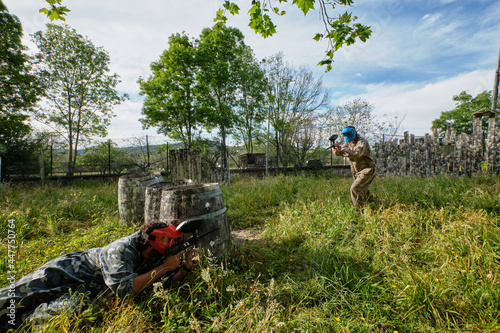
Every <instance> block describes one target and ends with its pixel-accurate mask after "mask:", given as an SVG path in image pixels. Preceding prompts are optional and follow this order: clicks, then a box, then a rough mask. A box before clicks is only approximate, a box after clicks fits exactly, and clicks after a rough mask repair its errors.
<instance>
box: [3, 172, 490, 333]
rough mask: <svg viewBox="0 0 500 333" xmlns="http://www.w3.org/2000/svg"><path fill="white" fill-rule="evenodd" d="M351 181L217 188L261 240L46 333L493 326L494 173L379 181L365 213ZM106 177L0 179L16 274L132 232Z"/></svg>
mask: <svg viewBox="0 0 500 333" xmlns="http://www.w3.org/2000/svg"><path fill="white" fill-rule="evenodd" d="M350 185H351V179H349V178H348V177H326V176H325V177H321V176H314V177H312V176H311V177H308V176H295V177H275V178H269V179H263V180H251V181H248V180H246V181H245V180H239V181H235V182H232V184H231V185H229V186H223V185H221V189H222V192H223V196H224V200H225V203H226V206H227V208H228V216H229V220H230V223H231V226H232V227H233V228H234V229H237V228H246V227H257V228H259V229H261V231H262V233H261V238H260V239H259V240H257V241H248V242H246V243H243V244H236V245H234V246H233V248H232V249H231V251H230V253H229V254H228V255H227V256H226V257H225V258H223V260H221V261H220V262H218V263H215V264H214V263H209V262H208V260H207V259H203V260H202V262H201V265H200V267H199V268H197V269H196V270H195V271H194V272H193V273H191V275H190V276H189V278H188V279H187V280H186V281H184V282H182V283H181V284H178V285H176V286H174V287H173V288H171V289H169V290H163V289H162V288H160V287H156V288H155V290H154V291H153V292H152V293H151V295H149V296H147V297H144V298H142V299H134V300H124V301H121V300H117V299H115V300H111V301H110V300H109V299H106V300H97V301H96V303H95V304H94V305H93V307H92V308H90V309H88V310H87V311H86V312H84V313H82V314H81V315H80V316H77V317H74V316H69V315H64V314H63V315H61V316H58V317H56V318H55V319H54V320H53V322H51V325H49V326H48V327H46V328H45V331H47V332H50V331H54V332H55V331H61V330H67V331H88V332H116V331H123V332H151V331H161V332H294V331H295V332H391V333H394V332H496V331H498V327H500V322H499V321H500V286H499V281H500V271H499V267H500V232H499V227H500V225H499V220H498V218H499V214H500V185H499V177H497V176H485V175H480V176H476V177H472V178H465V177H464V178H451V177H435V178H431V179H422V178H387V179H380V178H378V179H375V181H374V183H373V185H372V187H371V190H372V192H373V193H374V194H375V196H376V198H377V203H373V204H370V206H369V207H368V208H367V209H366V210H365V211H364V212H363V213H358V212H357V211H356V210H355V209H354V208H353V206H352V203H351V202H350V196H349V187H350ZM116 188H117V184H116V183H110V184H108V183H76V184H73V185H72V186H67V187H59V186H53V185H46V186H43V187H31V188H18V187H10V188H8V187H3V188H0V207H1V215H0V225H1V227H2V232H3V230H4V229H5V228H7V223H8V220H9V219H14V220H15V221H16V228H18V229H17V231H18V234H17V237H18V238H19V240H22V241H23V243H22V246H21V247H20V248H19V251H18V253H17V256H18V257H17V259H16V264H17V271H18V272H19V273H18V274H19V276H18V277H21V276H22V274H23V273H27V272H29V271H31V270H33V269H35V268H36V267H37V266H39V265H40V264H42V263H43V262H45V261H47V260H48V259H51V258H53V257H55V256H58V255H60V254H62V253H64V252H69V251H74V250H79V249H82V248H89V247H94V246H103V245H106V244H107V243H109V242H110V241H112V240H114V239H116V238H119V237H121V236H123V235H127V234H129V233H131V232H132V229H130V228H126V227H124V226H123V225H122V224H121V223H120V220H119V217H118V214H117V194H116ZM23 193H25V194H23ZM2 239H4V240H5V234H3V233H2ZM4 249H5V246H2V249H1V251H2V252H1V253H0V255H1V256H2V258H5V257H6V251H5V250H4ZM4 271H6V262H5V260H3V261H2V266H1V267H0V273H3V272H4ZM3 275H4V274H1V277H0V282H1V284H0V285H2V286H3V285H6V284H7V281H5V280H3V279H4V277H3Z"/></svg>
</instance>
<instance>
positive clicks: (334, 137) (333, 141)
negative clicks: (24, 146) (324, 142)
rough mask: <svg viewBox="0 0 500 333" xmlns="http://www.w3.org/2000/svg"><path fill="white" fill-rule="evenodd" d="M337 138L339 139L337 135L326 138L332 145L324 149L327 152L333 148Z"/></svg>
mask: <svg viewBox="0 0 500 333" xmlns="http://www.w3.org/2000/svg"><path fill="white" fill-rule="evenodd" d="M338 137H339V136H338V134H332V136H331V137H330V138H328V140H330V143H331V144H332V145H331V146H330V147H328V148H326V149H328V150H330V149H332V148H333V146H335V140H337V138H338Z"/></svg>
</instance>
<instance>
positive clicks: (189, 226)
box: [165, 217, 219, 257]
mask: <svg viewBox="0 0 500 333" xmlns="http://www.w3.org/2000/svg"><path fill="white" fill-rule="evenodd" d="M202 223H203V218H201V217H194V218H191V219H188V220H186V221H184V222H181V223H180V224H179V225H178V226H177V231H179V232H182V233H187V232H190V233H192V234H193V236H191V237H189V238H188V239H186V240H184V241H181V242H179V243H177V244H175V245H174V246H172V247H169V248H167V250H166V251H165V255H166V256H167V257H168V256H173V255H174V254H177V253H179V252H181V251H182V250H185V249H187V248H188V247H190V246H191V245H196V244H198V242H199V240H200V238H203V237H205V236H206V235H208V234H211V233H212V232H214V231H217V230H218V229H219V227H216V228H214V229H212V230H209V231H207V232H204V233H202V234H201V235H198V230H197V229H198V228H199V227H201V225H202Z"/></svg>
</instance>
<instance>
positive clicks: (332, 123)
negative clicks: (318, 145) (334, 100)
mask: <svg viewBox="0 0 500 333" xmlns="http://www.w3.org/2000/svg"><path fill="white" fill-rule="evenodd" d="M374 109H375V106H374V105H373V104H371V103H370V102H369V101H367V100H365V99H363V98H360V97H358V98H355V99H353V100H351V101H347V102H345V103H344V104H342V105H341V106H337V107H335V108H333V109H330V110H329V111H328V112H327V113H326V114H325V119H326V120H325V122H326V123H327V124H329V127H330V130H331V133H340V131H342V129H344V128H345V127H347V126H354V127H356V131H357V132H358V133H360V134H361V135H363V136H364V137H366V138H367V139H372V140H385V141H390V140H392V139H393V138H394V137H396V136H397V135H398V134H399V133H400V131H401V124H402V122H403V120H404V119H405V117H406V115H403V116H399V115H398V114H396V115H395V116H393V117H390V116H388V115H386V114H384V115H383V116H381V117H375V116H374V115H373V110H374Z"/></svg>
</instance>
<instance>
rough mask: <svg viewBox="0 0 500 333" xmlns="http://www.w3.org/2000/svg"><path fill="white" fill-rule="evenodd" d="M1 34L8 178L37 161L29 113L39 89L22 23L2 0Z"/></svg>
mask: <svg viewBox="0 0 500 333" xmlns="http://www.w3.org/2000/svg"><path fill="white" fill-rule="evenodd" d="M0 31H1V32H2V33H1V34H0V156H3V160H2V162H3V163H2V171H3V172H2V174H4V175H6V174H8V172H7V169H9V170H14V169H18V170H19V171H20V172H22V173H24V171H23V170H25V169H26V167H27V166H28V165H32V163H31V162H32V160H33V159H35V160H36V147H35V146H36V145H35V144H34V142H32V140H31V138H30V134H31V127H30V126H29V125H28V124H27V123H26V120H27V119H28V118H29V115H28V113H27V112H26V111H29V109H30V108H31V107H32V106H33V105H34V104H35V103H36V101H37V99H38V95H39V93H40V89H39V87H38V86H37V85H36V81H35V77H34V76H33V75H32V74H30V58H29V57H28V55H27V54H25V53H24V50H25V49H26V47H25V46H23V45H22V43H21V38H22V35H23V30H22V26H21V23H20V21H19V19H18V18H17V17H16V16H14V15H11V14H10V13H9V11H8V9H7V7H6V6H5V5H4V3H3V2H2V1H1V0H0ZM33 155H34V157H33ZM35 166H36V162H35ZM18 167H21V169H22V170H21V169H19V168H18Z"/></svg>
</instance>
